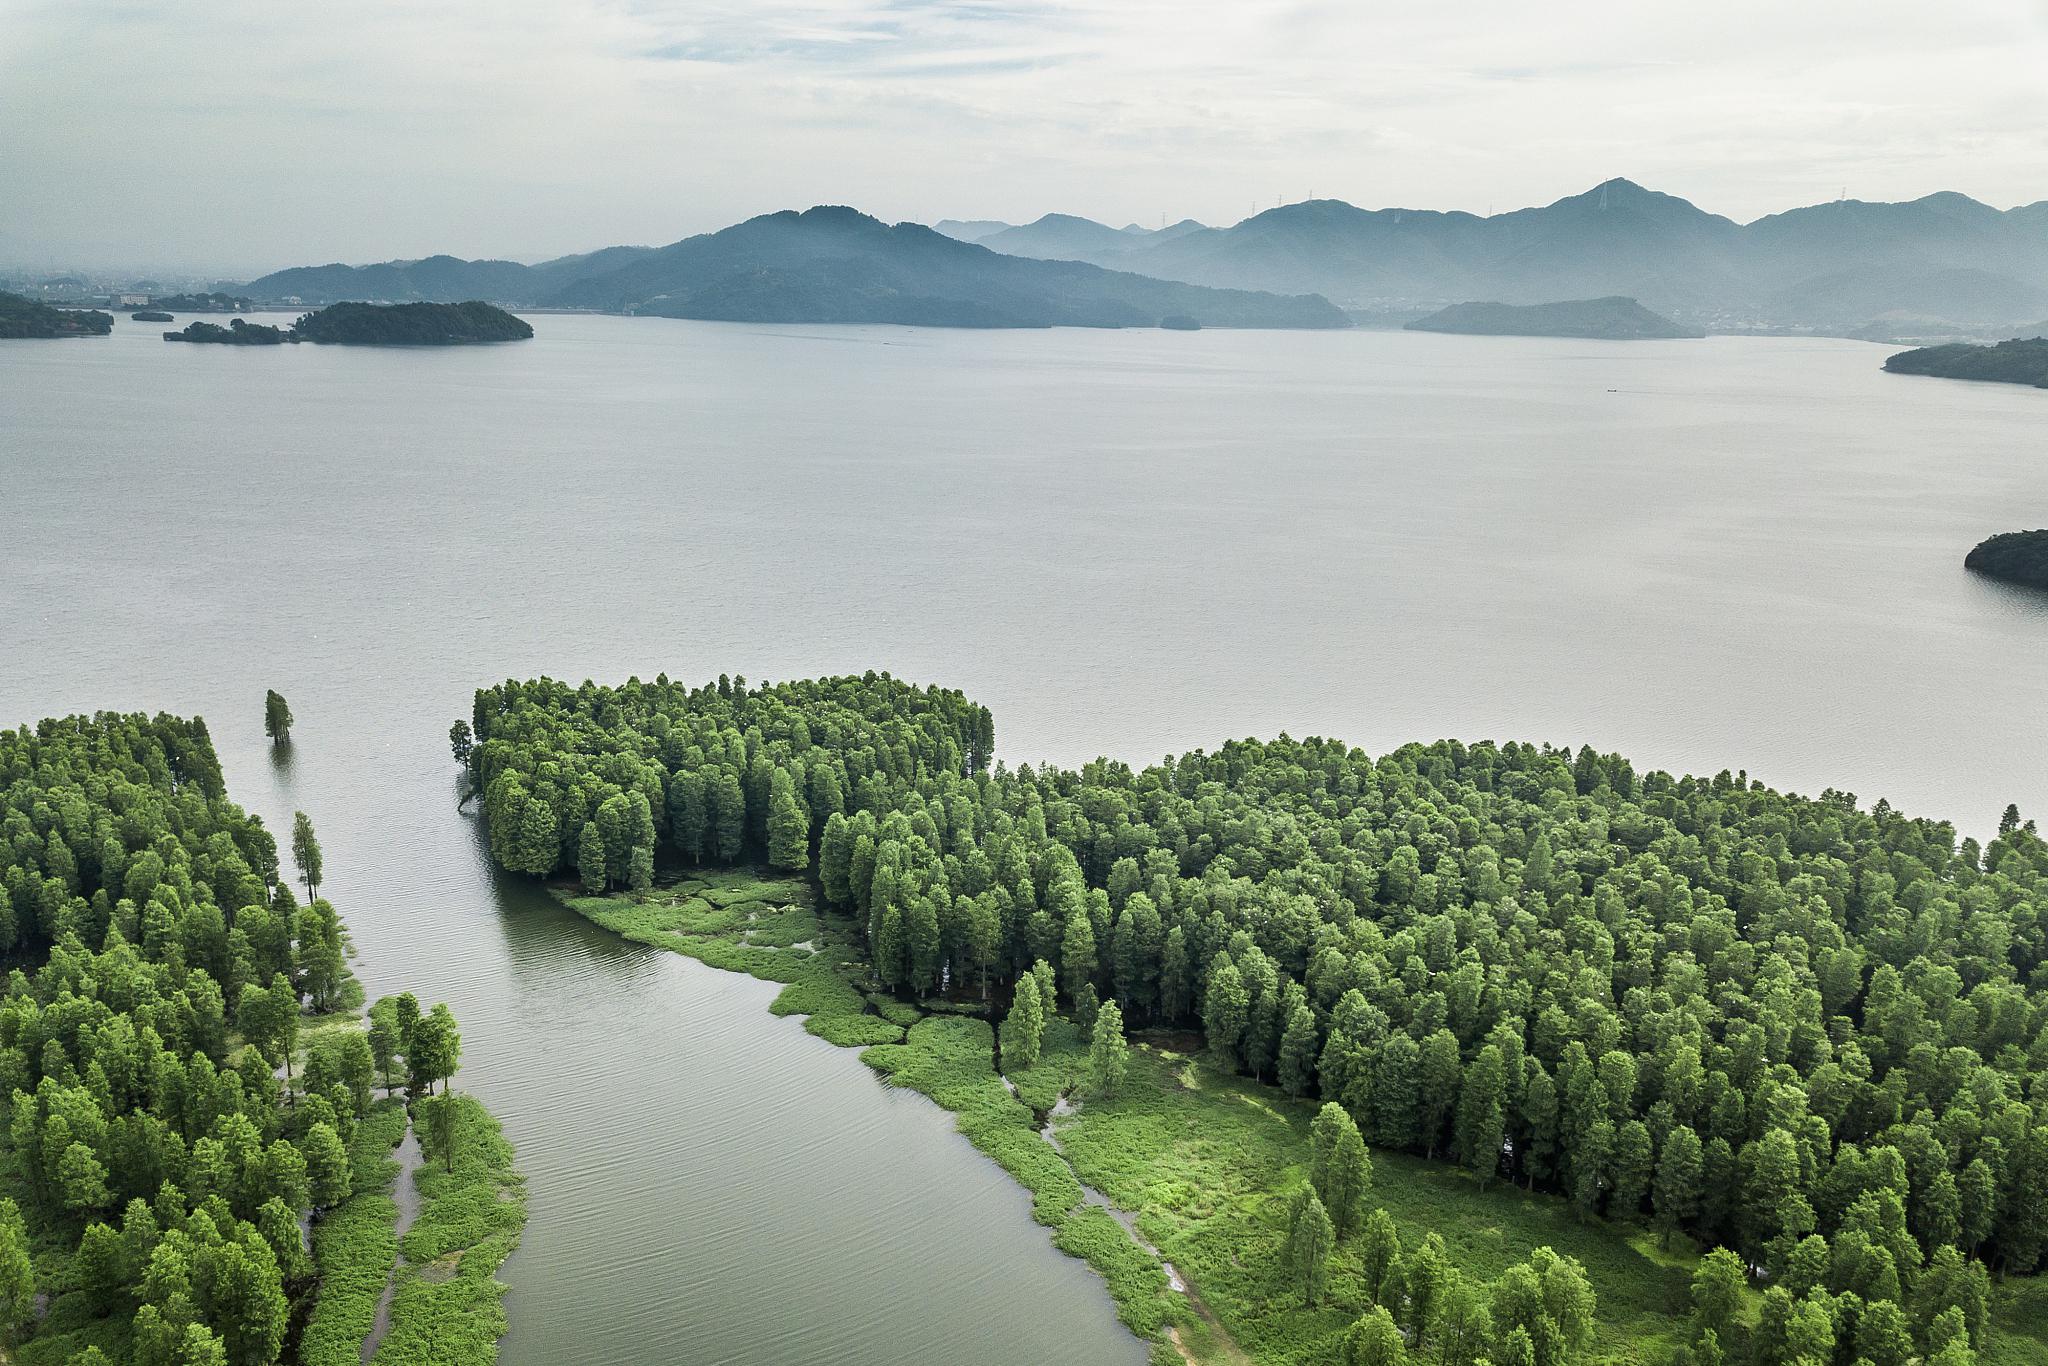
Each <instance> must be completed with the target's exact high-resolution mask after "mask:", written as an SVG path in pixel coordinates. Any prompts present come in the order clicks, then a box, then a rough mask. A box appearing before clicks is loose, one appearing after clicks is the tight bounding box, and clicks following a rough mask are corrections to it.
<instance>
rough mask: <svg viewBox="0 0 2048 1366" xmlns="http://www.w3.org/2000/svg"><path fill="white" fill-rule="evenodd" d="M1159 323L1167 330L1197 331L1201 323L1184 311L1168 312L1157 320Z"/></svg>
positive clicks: (1200, 328) (1199, 329)
mask: <svg viewBox="0 0 2048 1366" xmlns="http://www.w3.org/2000/svg"><path fill="white" fill-rule="evenodd" d="M1159 325H1160V326H1161V327H1163V328H1165V329H1166V330H1167V331H1169V332H1199V331H1201V330H1202V324H1201V323H1200V322H1199V321H1198V320H1196V319H1194V318H1190V317H1189V316H1188V315H1187V314H1185V313H1170V314H1168V315H1167V316H1166V317H1164V318H1161V319H1160V320H1159Z"/></svg>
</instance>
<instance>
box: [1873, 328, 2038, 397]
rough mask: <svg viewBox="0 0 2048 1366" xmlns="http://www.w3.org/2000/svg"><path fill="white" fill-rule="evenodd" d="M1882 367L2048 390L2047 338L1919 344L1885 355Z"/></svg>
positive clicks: (1892, 371)
mask: <svg viewBox="0 0 2048 1366" xmlns="http://www.w3.org/2000/svg"><path fill="white" fill-rule="evenodd" d="M1884 368H1885V369H1886V370H1888V371H1890V372H1891V373H1892V374H1895V375H1934V376H1936V377H1938V378H1941V379H1979V380H1989V381H1992V382H1994V383H1998V384H2031V385H2033V386H2034V387H2035V388H2038V389H2048V337H2031V338H2018V337H2015V338H2013V339H2012V340H2010V341H2002V342H2000V343H1998V344H1997V345H1996V346H1973V345H1971V344H1969V343H1968V342H1955V343H1951V344H1950V345H1947V346H1923V347H1920V348H1919V349H1917V350H1913V351H1901V352H1899V353H1898V354H1897V355H1895V356H1889V357H1886V359H1885V363H1884Z"/></svg>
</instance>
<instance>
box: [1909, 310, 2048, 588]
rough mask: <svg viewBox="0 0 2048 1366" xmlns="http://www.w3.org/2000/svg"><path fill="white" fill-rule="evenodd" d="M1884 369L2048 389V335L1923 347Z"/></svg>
mask: <svg viewBox="0 0 2048 1366" xmlns="http://www.w3.org/2000/svg"><path fill="white" fill-rule="evenodd" d="M1884 368H1885V369H1886V370H1887V371H1888V372H1890V373H1891V374H1894V375H1933V376H1935V377H1937V378H1939V379H1980V380H1988V381H1990V382H1992V383H1994V384H2030V385H2032V386H2034V387H2035V388H2037V389H2048V337H2026V338H2021V337H2014V338H2013V339H2012V340H2011V341H2002V342H2000V343H1998V345H1996V346H1973V345H1971V344H1970V343H1969V342H1952V343H1950V344H1949V345H1946V346H1923V347H1920V348H1919V349H1917V350H1913V351H1901V352H1899V353H1898V354H1897V355H1895V356H1888V357H1886V358H1885V362H1884ZM1985 544H1987V545H1988V544H1990V543H1989V542H1988V541H1987V542H1986V543H1985ZM1983 548H1984V547H1983V546H1979V547H1978V549H1979V550H1982V549H1983Z"/></svg>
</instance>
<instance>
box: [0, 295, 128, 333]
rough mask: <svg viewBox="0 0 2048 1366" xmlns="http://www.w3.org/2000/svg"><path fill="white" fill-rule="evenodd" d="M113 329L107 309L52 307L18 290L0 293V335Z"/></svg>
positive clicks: (103, 331) (87, 331)
mask: <svg viewBox="0 0 2048 1366" xmlns="http://www.w3.org/2000/svg"><path fill="white" fill-rule="evenodd" d="M113 330H114V315H113V314H111V313H101V312H98V311H97V310H94V309H74V308H52V307H50V306H49V305H48V304H46V303H40V302H38V301H36V300H34V299H26V298H23V297H22V296H21V295H19V294H5V293H0V338H4V339H7V340H17V339H23V338H49V337H104V336H106V335H107V334H108V333H109V332H112V331H113Z"/></svg>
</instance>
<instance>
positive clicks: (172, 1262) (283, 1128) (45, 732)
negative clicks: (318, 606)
mask: <svg viewBox="0 0 2048 1366" xmlns="http://www.w3.org/2000/svg"><path fill="white" fill-rule="evenodd" d="M300 822H301V829H300V830H299V832H298V833H297V837H296V838H295V840H294V850H293V852H294V856H295V858H294V862H295V864H296V866H297V872H298V875H299V878H300V879H301V881H302V883H303V885H304V886H305V888H306V891H307V899H306V900H304V901H303V902H302V901H301V900H300V899H299V898H298V897H297V896H296V895H295V893H294V891H293V885H292V880H291V879H290V878H288V877H287V876H285V875H284V874H283V873H282V872H281V870H280V867H279V862H278V850H277V844H276V841H275V840H274V839H273V838H272V836H271V835H270V833H269V832H268V831H267V830H265V829H264V827H263V825H262V824H261V822H260V821H258V820H256V819H255V818H253V817H251V816H250V815H248V814H247V813H245V812H244V811H242V810H241V808H239V807H238V806H236V805H235V804H234V803H233V802H232V801H230V800H229V799H228V796H227V793H226V789H225V786H224V784H223V781H222V776H221V769H220V764H219V762H218V760H217V759H216V758H215V756H214V752H213V748H212V745H211V743H210V741H209V739H208V736H207V731H206V727H205V725H204V723H203V722H200V721H198V720H189V721H188V720H181V719H178V718H175V717H170V716H162V715H159V716H155V717H149V716H142V715H133V716H124V715H115V714H111V713H102V714H99V715H97V716H90V717H87V716H73V717H68V718H65V719H62V720H50V721H44V722H42V723H41V724H39V725H38V726H37V727H35V729H33V730H29V729H27V728H23V729H21V730H16V731H7V732H0V951H4V952H5V953H6V955H7V958H8V961H9V963H10V964H11V965H12V971H11V972H10V974H9V977H8V981H7V988H6V992H5V995H4V996H0V1094H4V1095H6V1096H8V1097H9V1100H8V1101H7V1104H6V1134H7V1141H6V1166H5V1170H4V1178H5V1179H4V1188H5V1190H6V1192H7V1198H5V1199H0V1332H4V1333H5V1334H6V1335H7V1338H8V1341H9V1342H10V1344H12V1343H18V1342H20V1341H21V1340H22V1339H24V1338H28V1337H30V1336H31V1335H33V1340H32V1341H29V1342H28V1343H27V1344H26V1345H25V1346H21V1347H19V1348H17V1349H16V1351H15V1353H14V1355H13V1356H12V1358H11V1359H14V1360H21V1361H65V1360H71V1361H83V1362H101V1363H104V1362H108V1361H123V1362H132V1363H136V1366H206V1364H207V1363H222V1366H227V1364H229V1363H232V1364H233V1366H268V1363H271V1362H276V1361H279V1360H291V1359H297V1357H296V1356H295V1355H294V1353H295V1351H296V1344H297V1342H298V1339H299V1335H300V1333H301V1331H302V1329H303V1327H304V1325H305V1323H306V1321H307V1318H308V1315H309V1314H311V1313H312V1312H313V1311H314V1309H315V1306H316V1304H317V1303H318V1302H319V1301H320V1299H321V1292H322V1289H323V1281H322V1278H321V1274H320V1273H321V1272H322V1270H324V1268H325V1266H326V1264H327V1260H328V1258H327V1255H326V1251H325V1248H324V1246H323V1247H322V1249H321V1256H320V1261H319V1263H318V1264H317V1265H316V1262H315V1257H314V1252H313V1250H312V1249H309V1247H308V1245H307V1241H306V1239H305V1237H304V1235H303V1234H302V1231H301V1223H302V1221H303V1220H306V1219H307V1218H308V1216H309V1215H311V1216H314V1217H315V1219H316V1220H317V1218H318V1216H319V1215H321V1214H322V1213H325V1212H329V1211H333V1210H334V1209H336V1208H337V1207H340V1206H342V1205H343V1204H344V1203H345V1202H347V1201H348V1200H349V1198H350V1196H351V1194H352V1183H353V1181H354V1179H355V1178H354V1175H353V1172H354V1167H353V1164H352V1161H351V1156H350V1154H351V1150H352V1148H353V1146H354V1145H355V1141H356V1137H357V1134H356V1130H357V1126H358V1124H359V1123H363V1122H365V1121H366V1118H367V1117H368V1116H370V1115H371V1114H372V1112H373V1109H375V1110H376V1113H377V1114H378V1115H380V1116H383V1115H386V1114H388V1113H390V1112H389V1111H387V1110H385V1109H384V1108H382V1107H383V1106H388V1105H389V1104H391V1102H379V1101H377V1100H376V1098H375V1094H374V1087H375V1084H376V1082H377V1080H378V1076H379V1073H380V1071H381V1073H382V1075H383V1079H384V1084H385V1087H386V1089H387V1091H388V1090H389V1087H390V1084H391V1071H392V1068H393V1065H394V1058H395V1056H396V1055H397V1054H399V1053H403V1054H404V1055H405V1057H406V1062H405V1064H403V1066H404V1067H405V1068H407V1069H409V1072H410V1082H411V1084H412V1086H413V1088H414V1090H415V1092H416V1093H418V1094H420V1095H422V1096H424V1095H425V1094H426V1093H427V1092H431V1091H432V1090H433V1087H434V1085H435V1083H437V1082H439V1081H441V1080H442V1078H444V1077H446V1076H447V1075H449V1074H450V1073H452V1072H453V1071H454V1069H455V1063H456V1059H457V1056H458V1053H459V1039H458V1037H457V1035H456V1033H455V1028H454V1022H453V1020H452V1018H450V1017H449V1016H448V1015H447V1012H446V1010H445V1008H442V1007H436V1008H435V1010H434V1011H433V1012H431V1013H429V1014H427V1015H421V1014H420V1013H419V1012H418V1011H417V1010H416V1009H414V1010H412V1011H410V1012H409V1017H408V1018H405V1019H402V1020H399V1019H396V1018H395V1014H404V1013H405V1012H401V1011H399V1010H398V1008H397V1007H396V1006H393V1007H389V1008H387V1014H388V1015H389V1016H390V1017H391V1018H392V1019H393V1023H392V1024H391V1025H387V1026H386V1027H385V1028H384V1029H383V1031H382V1033H381V1034H380V1033H379V1031H378V1030H376V1029H372V1030H368V1031H365V1030H362V1029H358V1028H349V1027H329V1028H322V1029H320V1030H319V1031H318V1033H317V1037H314V1038H310V1039H307V1040H305V1041H304V1043H303V1046H302V1041H301V1036H300V1028H301V1021H302V1019H308V1017H307V1016H306V1011H308V1010H310V1011H312V1012H314V1016H315V1017H317V1016H319V1015H323V1014H324V1015H330V1016H333V1017H334V1018H335V1019H337V1020H340V1019H342V1018H345V1017H344V1016H343V1015H342V1012H348V1013H349V1014H350V1015H352V1014H353V1011H354V1009H355V1007H357V1006H359V1005H360V1004H361V991H360V988H359V987H357V986H356V984H355V981H354V978H353V976H352V975H351V974H350V972H349V970H348V967H347V962H346V953H347V946H346V939H345V935H344V931H343V928H342V925H341V922H340V920H339V919H338V917H337V916H336V914H335V911H334V908H333V906H332V905H330V904H329V903H328V902H327V900H326V899H325V898H323V897H321V896H319V895H318V892H319V886H320V857H319V848H318V843H317V841H316V840H315V839H314V838H313V835H312V829H311V826H310V824H309V823H306V822H305V821H304V818H303V817H301V818H300ZM406 1000H407V1001H408V1002H409V1001H410V998H406ZM310 1023H317V1020H312V1021H309V1026H310ZM400 1075H401V1076H404V1075H406V1072H405V1071H401V1073H400ZM444 1090H445V1088H444ZM435 1103H438V1104H439V1105H440V1107H441V1108H443V1109H446V1110H447V1111H448V1113H449V1115H450V1117H451V1118H452V1117H454V1116H455V1115H456V1107H454V1105H453V1102H448V1101H444V1100H442V1099H441V1098H440V1097H436V1098H435V1102H430V1103H428V1108H429V1109H430V1110H431V1109H433V1108H435ZM379 1122H380V1123H383V1122H385V1121H383V1120H381V1119H380V1121H379ZM403 1129H404V1124H403V1119H402V1113H401V1115H400V1118H399V1122H398V1125H397V1128H396V1129H395V1130H393V1131H392V1132H391V1133H390V1135H389V1136H388V1138H387V1139H386V1140H385V1142H386V1143H387V1144H388V1143H390V1142H396V1140H397V1134H399V1133H402V1132H403ZM387 1203H388V1202H387ZM315 1228H316V1229H317V1228H318V1224H317V1222H316V1224H315ZM316 1241H317V1240H316ZM383 1265H384V1266H385V1267H386V1268H387V1269H388V1267H389V1265H390V1262H389V1259H388V1258H387V1259H386V1261H385V1262H384V1264H383ZM383 1274H384V1273H382V1272H379V1273H377V1275H378V1280H377V1282H375V1283H373V1284H372V1285H371V1287H370V1289H369V1292H368V1293H369V1298H370V1300H371V1301H372V1302H374V1297H375V1294H376V1293H377V1287H378V1286H379V1285H381V1279H382V1275H383ZM39 1297H40V1298H46V1299H47V1302H48V1307H47V1313H39V1303H38V1302H39ZM361 1338H362V1333H361V1331H360V1330H359V1331H357V1332H356V1334H355V1340H354V1341H352V1342H347V1343H346V1344H345V1345H346V1356H347V1359H348V1360H349V1361H351V1362H352V1361H354V1360H355V1358H356V1353H357V1350H358V1346H359V1344H360V1342H361Z"/></svg>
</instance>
